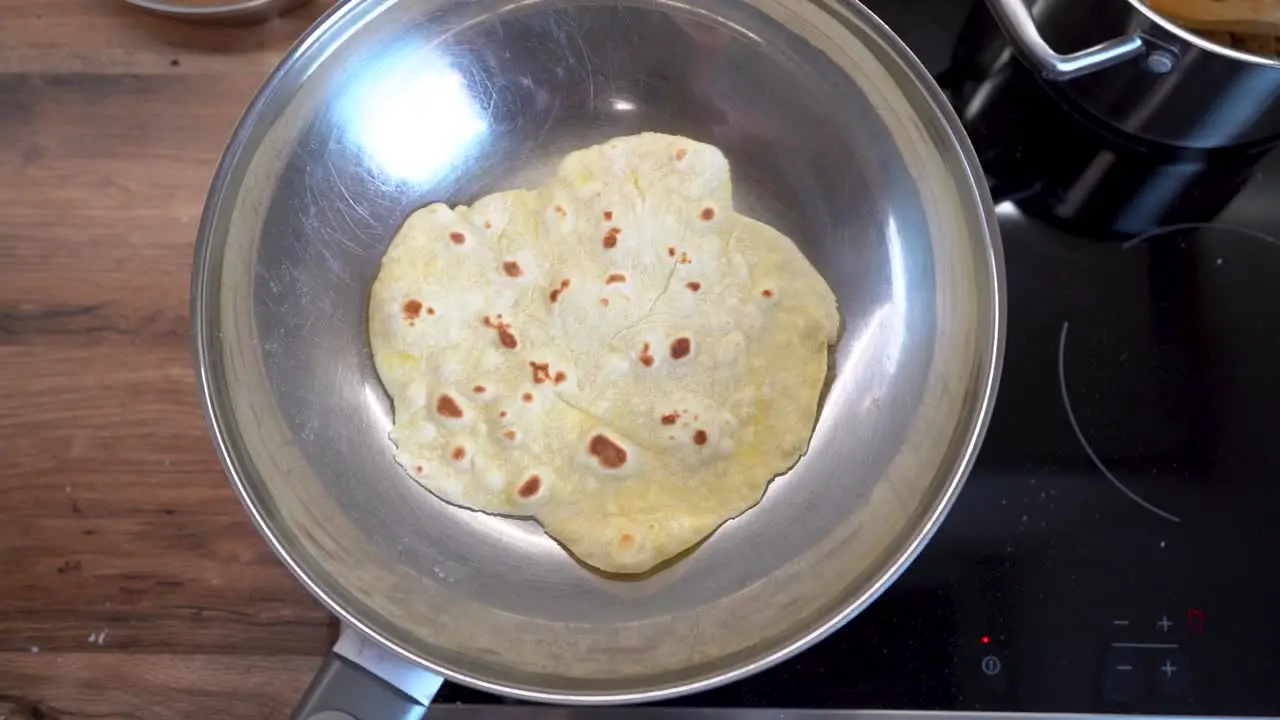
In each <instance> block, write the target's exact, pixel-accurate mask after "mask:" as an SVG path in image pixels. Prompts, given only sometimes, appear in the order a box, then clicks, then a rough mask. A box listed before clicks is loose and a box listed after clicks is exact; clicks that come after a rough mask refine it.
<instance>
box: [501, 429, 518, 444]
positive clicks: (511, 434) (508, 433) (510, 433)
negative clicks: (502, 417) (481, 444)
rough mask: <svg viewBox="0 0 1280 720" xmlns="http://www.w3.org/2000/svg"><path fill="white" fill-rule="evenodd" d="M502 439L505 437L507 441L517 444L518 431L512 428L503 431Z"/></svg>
mask: <svg viewBox="0 0 1280 720" xmlns="http://www.w3.org/2000/svg"><path fill="white" fill-rule="evenodd" d="M502 437H504V438H506V439H508V440H510V441H511V442H515V441H516V431H515V430H513V429H511V428H507V429H506V430H503V431H502Z"/></svg>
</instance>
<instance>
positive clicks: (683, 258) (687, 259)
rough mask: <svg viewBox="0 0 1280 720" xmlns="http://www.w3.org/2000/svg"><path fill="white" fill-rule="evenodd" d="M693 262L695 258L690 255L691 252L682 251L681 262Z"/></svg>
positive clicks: (684, 263)
mask: <svg viewBox="0 0 1280 720" xmlns="http://www.w3.org/2000/svg"><path fill="white" fill-rule="evenodd" d="M692 262H693V259H692V258H690V257H689V253H687V252H682V253H680V260H679V263H680V264H681V265H688V264H690V263H692Z"/></svg>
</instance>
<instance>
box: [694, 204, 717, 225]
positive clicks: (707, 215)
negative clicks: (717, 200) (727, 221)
mask: <svg viewBox="0 0 1280 720" xmlns="http://www.w3.org/2000/svg"><path fill="white" fill-rule="evenodd" d="M698 217H700V218H702V221H703V222H711V221H712V220H715V219H716V209H715V208H713V207H704V208H702V212H701V213H699V215H698Z"/></svg>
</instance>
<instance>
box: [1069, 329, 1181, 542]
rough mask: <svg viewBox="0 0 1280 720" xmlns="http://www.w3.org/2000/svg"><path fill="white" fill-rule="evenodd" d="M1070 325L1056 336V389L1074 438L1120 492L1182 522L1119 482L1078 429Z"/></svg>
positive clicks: (1140, 503)
mask: <svg viewBox="0 0 1280 720" xmlns="http://www.w3.org/2000/svg"><path fill="white" fill-rule="evenodd" d="M1070 326H1071V323H1069V322H1064V323H1062V333H1061V334H1060V335H1059V336H1058V389H1059V390H1060V391H1061V392H1062V407H1063V408H1065V409H1066V411H1067V420H1069V421H1070V422H1071V429H1072V430H1074V431H1075V434H1076V439H1077V440H1079V441H1080V446H1081V447H1083V448H1084V451H1085V453H1086V454H1088V456H1089V459H1090V460H1092V461H1093V464H1094V465H1095V466H1097V468H1098V470H1100V471H1102V474H1103V475H1105V476H1106V478H1107V479H1108V480H1110V481H1111V484H1112V485H1115V486H1116V487H1117V488H1119V489H1120V492H1122V493H1124V494H1125V495H1128V496H1129V499H1130V500H1133V501H1134V502H1136V503H1138V504H1139V505H1141V506H1142V507H1144V508H1146V509H1148V510H1150V511H1151V512H1153V513H1155V514H1157V515H1159V516H1160V517H1162V518H1164V519H1166V520H1169V521H1171V522H1182V519H1181V518H1179V517H1178V516H1176V515H1174V514H1172V513H1168V512H1165V511H1164V510H1161V509H1160V508H1158V507H1156V506H1155V505H1152V504H1151V503H1149V502H1147V501H1146V500H1143V499H1142V497H1141V496H1139V495H1138V494H1137V493H1135V492H1134V491H1132V490H1130V489H1129V488H1128V487H1125V484H1124V483H1122V482H1120V481H1119V480H1118V479H1116V476H1115V475H1112V474H1111V471H1110V470H1108V469H1107V466H1106V465H1104V464H1103V463H1102V458H1100V457H1098V454H1097V453H1095V452H1094V451H1093V448H1092V447H1091V446H1090V445H1089V441H1088V440H1086V439H1085V437H1084V432H1083V431H1081V430H1080V423H1078V422H1076V414H1075V412H1073V411H1072V409H1071V397H1070V396H1069V395H1068V394H1067V362H1066V355H1067V328H1069V327H1070Z"/></svg>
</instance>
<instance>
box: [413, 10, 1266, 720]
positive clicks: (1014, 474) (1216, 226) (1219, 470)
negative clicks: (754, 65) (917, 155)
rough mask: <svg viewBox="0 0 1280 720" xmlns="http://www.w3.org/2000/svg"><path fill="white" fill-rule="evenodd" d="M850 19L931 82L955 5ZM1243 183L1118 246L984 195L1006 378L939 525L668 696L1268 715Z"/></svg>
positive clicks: (1253, 180) (1259, 276) (1256, 300)
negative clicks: (991, 211)
mask: <svg viewBox="0 0 1280 720" xmlns="http://www.w3.org/2000/svg"><path fill="white" fill-rule="evenodd" d="M867 5H868V6H869V7H871V9H872V10H874V11H876V12H877V13H879V14H881V16H882V18H883V19H884V20H885V21H886V22H888V23H889V24H890V25H891V26H892V27H893V28H894V29H895V30H896V31H897V32H899V33H900V34H901V35H902V36H903V37H904V39H906V40H907V42H908V43H909V44H910V45H911V46H912V47H913V49H915V50H916V52H917V53H918V54H919V56H920V57H921V59H922V60H924V61H925V63H926V64H927V65H929V66H930V67H931V69H933V70H935V71H936V70H940V69H942V66H945V64H946V63H947V62H948V61H949V57H950V55H949V54H950V52H951V48H952V46H953V45H954V42H955V35H956V33H958V32H959V27H960V25H961V23H962V21H963V19H964V17H965V14H966V12H968V8H969V5H970V3H969V2H967V1H966V2H958V1H957V2H950V1H949V0H880V1H879V2H868V3H867ZM1052 131H1053V128H1052V127H1049V128H1046V132H1052ZM980 151H981V148H980ZM1251 173H1252V174H1251V176H1250V177H1249V179H1248V182H1247V183H1246V184H1245V186H1244V188H1243V190H1242V191H1241V192H1240V193H1239V194H1238V195H1237V196H1235V199H1234V200H1233V201H1232V202H1231V204H1230V205H1229V206H1228V207H1227V208H1226V210H1225V211H1224V212H1222V213H1221V214H1220V215H1218V216H1217V217H1216V218H1212V222H1211V223H1206V224H1196V223H1188V224H1181V225H1175V226H1171V227H1164V228H1160V227H1149V228H1141V227H1139V228H1136V230H1142V232H1140V233H1137V234H1136V235H1134V234H1133V233H1132V232H1131V233H1130V237H1129V238H1128V239H1116V238H1115V237H1114V235H1113V234H1111V233H1107V232H1102V231H1099V232H1097V233H1096V234H1095V233H1090V232H1088V231H1082V230H1079V229H1073V230H1062V229H1058V228H1061V227H1062V225H1061V223H1055V222H1046V221H1042V220H1039V219H1036V217H1034V214H1035V213H1034V211H1033V209H1032V208H1034V207H1035V203H1034V202H1026V201H1024V202H1022V203H1021V206H1020V205H1019V204H1018V203H1015V202H1008V201H1005V202H1002V203H1000V204H999V206H998V209H997V211H998V215H999V222H1000V231H1001V234H1002V237H1003V245H1004V252H1005V260H1006V269H1007V281H1008V337H1007V347H1006V355H1005V361H1004V370H1003V376H1002V380H1001V385H1000V393H999V399H998V402H997V404H996V409H995V414H994V416H993V418H992V421H991V425H990V430H989V432H988V434H987V437H986V441H985V443H984V445H983V448H982V452H981V455H980V456H979V458H978V461H977V465H976V467H975V468H974V470H973V472H972V474H971V476H970V478H969V480H968V482H967V484H966V486H965V489H964V491H963V493H962V494H961V496H960V498H959V500H958V502H957V503H956V505H955V507H954V509H953V510H952V511H951V513H950V515H949V516H948V518H947V520H946V521H945V523H944V524H943V525H942V527H941V528H940V529H939V531H938V533H937V535H936V536H935V537H934V539H933V540H932V541H931V543H930V544H929V545H928V547H927V548H926V549H925V550H924V551H923V552H922V554H921V555H920V556H919V558H918V559H917V560H916V561H915V562H914V563H913V564H912V565H911V567H910V568H909V569H908V570H907V571H906V572H905V573H904V574H903V575H902V577H901V578H899V579H898V581H897V582H896V583H895V584H894V585H893V586H892V587H891V588H890V589H889V590H887V591H886V592H885V593H884V595H883V596H882V597H881V598H880V599H878V600H877V601H876V602H875V603H874V604H873V605H872V606H871V607H870V608H869V609H867V610H866V611H865V612H863V613H862V614H861V615H859V616H858V617H856V618H854V619H853V620H852V621H851V622H850V623H849V624H848V625H846V626H845V627H844V628H842V629H841V630H839V631H838V632H836V633H835V634H833V635H832V636H831V637H829V638H827V639H826V640H824V641H822V642H821V643H819V644H818V645H816V646H815V647H813V648H811V649H809V650H808V651H806V652H804V653H802V654H800V655H799V656H797V657H796V658H794V659H792V660H790V661H788V662H785V663H783V664H781V665H779V666H777V667H775V668H772V669H770V670H767V671H765V672H763V673H760V674H758V675H756V676H754V677H751V678H749V679H747V680H744V681H742V682H738V683H735V684H733V685H729V686H726V687H723V688H719V689H716V690H712V691H709V692H706V693H703V694H700V695H696V696H692V697H686V698H681V699H679V700H676V701H673V702H671V703H669V704H670V705H677V706H716V707H782V708H897V709H939V710H1020V711H1034V712H1120V713H1173V714H1181V713H1195V714H1219V715H1266V714H1277V713H1280V632H1278V631H1277V628H1280V581H1277V580H1276V579H1275V575H1276V574H1277V573H1280V515H1278V514H1277V513H1278V510H1280V152H1273V153H1271V154H1270V155H1269V156H1266V157H1265V158H1264V159H1263V160H1262V161H1261V163H1260V164H1258V165H1257V166H1256V167H1255V168H1253V169H1252V171H1251ZM1184 202H1192V203H1193V202H1195V200H1194V197H1193V198H1190V199H1187V200H1185V201H1184ZM1181 210H1183V211H1189V213H1190V216H1191V217H1194V216H1195V208H1186V207H1183V208H1181ZM1206 212H1207V213H1209V214H1210V215H1212V214H1213V213H1214V210H1213V209H1206ZM1184 214H1185V213H1184ZM1131 230H1132V228H1131ZM457 702H461V703H499V702H501V701H500V700H498V699H497V698H494V697H492V696H487V695H484V694H482V693H478V692H475V691H471V690H468V689H465V688H461V687H458V686H454V685H452V684H446V686H445V687H444V688H443V689H442V690H441V692H440V694H439V695H438V696H437V703H440V704H448V703H457Z"/></svg>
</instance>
